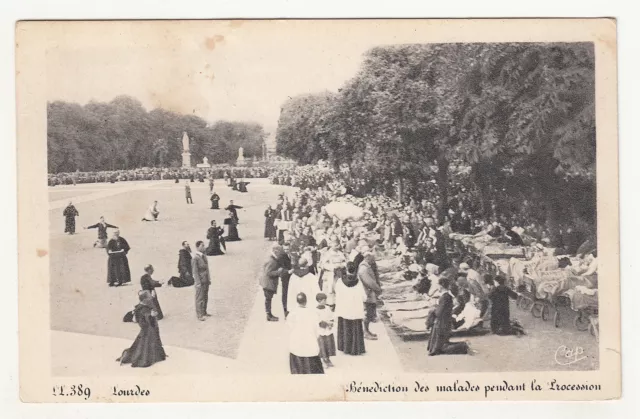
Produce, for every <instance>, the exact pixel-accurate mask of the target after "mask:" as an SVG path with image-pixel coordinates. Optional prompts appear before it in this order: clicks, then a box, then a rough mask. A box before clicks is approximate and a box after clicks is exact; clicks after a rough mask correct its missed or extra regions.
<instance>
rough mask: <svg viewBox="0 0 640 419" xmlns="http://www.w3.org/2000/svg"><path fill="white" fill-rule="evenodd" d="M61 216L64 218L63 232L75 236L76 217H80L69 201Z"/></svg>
mask: <svg viewBox="0 0 640 419" xmlns="http://www.w3.org/2000/svg"><path fill="white" fill-rule="evenodd" d="M62 215H63V216H64V232H65V233H69V234H76V217H78V216H80V213H79V212H78V210H77V209H76V207H75V206H73V203H71V201H69V205H67V207H66V208H65V209H64V211H62Z"/></svg>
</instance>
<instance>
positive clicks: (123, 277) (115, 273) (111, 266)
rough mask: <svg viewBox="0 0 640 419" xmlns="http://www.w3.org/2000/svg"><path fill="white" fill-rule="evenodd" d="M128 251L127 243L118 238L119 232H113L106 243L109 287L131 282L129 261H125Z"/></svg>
mask: <svg viewBox="0 0 640 419" xmlns="http://www.w3.org/2000/svg"><path fill="white" fill-rule="evenodd" d="M129 250H130V247H129V243H127V241H126V240H125V239H124V238H122V237H120V230H114V231H113V237H112V238H111V240H109V243H107V254H108V255H109V261H108V264H107V282H108V283H109V286H110V287H113V286H120V285H122V284H126V283H127V282H131V271H129V260H128V259H127V253H129Z"/></svg>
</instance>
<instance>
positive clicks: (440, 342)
mask: <svg viewBox="0 0 640 419" xmlns="http://www.w3.org/2000/svg"><path fill="white" fill-rule="evenodd" d="M438 283H439V285H440V287H441V288H442V289H443V291H444V292H443V294H442V295H441V296H440V298H439V300H438V306H437V307H436V309H435V310H434V311H432V312H431V313H429V317H427V329H428V330H429V329H430V330H431V333H430V335H429V343H428V345H427V349H428V351H429V355H430V356H433V355H454V354H467V353H469V345H468V344H467V342H449V338H450V337H451V330H452V328H453V302H454V299H455V296H454V294H453V293H452V292H451V283H450V282H449V280H448V279H447V278H440V280H439V281H438Z"/></svg>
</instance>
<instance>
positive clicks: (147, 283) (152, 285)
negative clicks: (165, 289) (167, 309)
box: [140, 274, 164, 320]
mask: <svg viewBox="0 0 640 419" xmlns="http://www.w3.org/2000/svg"><path fill="white" fill-rule="evenodd" d="M161 286H162V284H161V283H159V282H158V281H155V280H154V279H153V278H151V275H149V274H144V275H142V277H141V278H140V287H141V288H142V289H143V290H146V291H151V293H152V295H153V299H152V301H153V305H154V307H153V308H154V309H155V310H156V311H157V312H158V315H157V317H156V319H158V320H162V318H163V317H164V314H163V313H162V309H161V308H160V302H159V301H158V295H157V294H156V292H155V289H156V288H158V287H161Z"/></svg>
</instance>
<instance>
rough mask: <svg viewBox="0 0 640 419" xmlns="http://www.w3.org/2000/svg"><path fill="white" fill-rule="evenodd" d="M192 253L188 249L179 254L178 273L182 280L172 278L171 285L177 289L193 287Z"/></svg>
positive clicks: (181, 250)
mask: <svg viewBox="0 0 640 419" xmlns="http://www.w3.org/2000/svg"><path fill="white" fill-rule="evenodd" d="M191 259H192V258H191V253H189V251H188V250H187V249H180V251H179V252H178V272H179V273H180V278H175V277H174V278H172V281H171V283H170V285H173V286H174V287H176V288H182V287H189V286H191V285H193V283H194V280H193V273H192V272H193V271H192V266H191Z"/></svg>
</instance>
